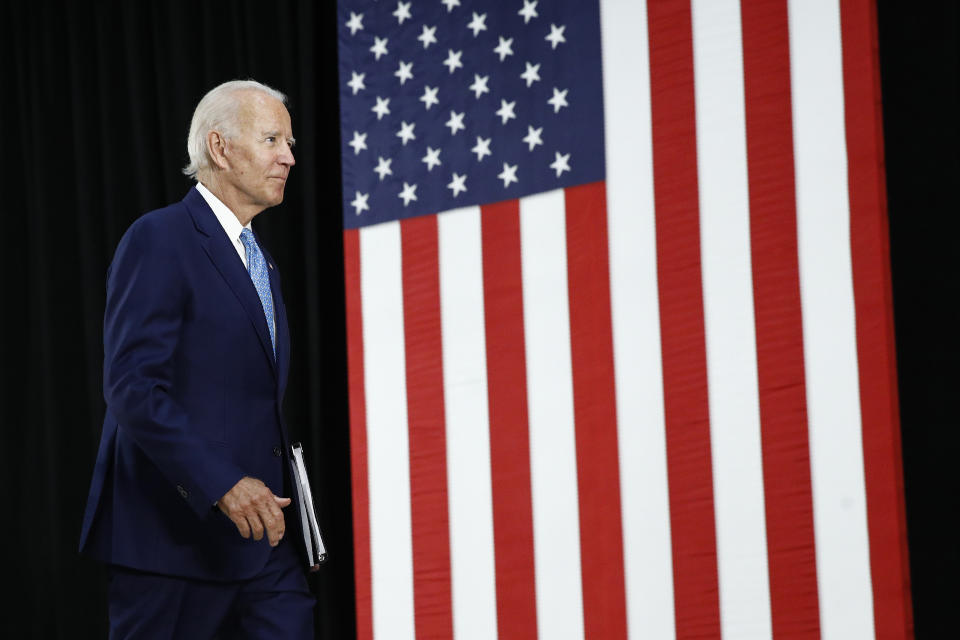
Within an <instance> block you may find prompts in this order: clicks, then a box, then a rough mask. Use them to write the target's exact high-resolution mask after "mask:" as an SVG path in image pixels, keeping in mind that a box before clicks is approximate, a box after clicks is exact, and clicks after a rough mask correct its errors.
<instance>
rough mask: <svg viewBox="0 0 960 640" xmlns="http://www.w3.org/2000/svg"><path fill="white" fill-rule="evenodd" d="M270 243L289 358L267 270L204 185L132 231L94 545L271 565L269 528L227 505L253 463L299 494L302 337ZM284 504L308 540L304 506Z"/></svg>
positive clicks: (136, 554) (108, 322)
mask: <svg viewBox="0 0 960 640" xmlns="http://www.w3.org/2000/svg"><path fill="white" fill-rule="evenodd" d="M258 242H259V239H258ZM261 249H262V250H263V254H264V257H265V259H266V260H267V263H268V266H269V268H268V271H269V273H270V286H271V289H272V292H273V302H274V309H275V313H276V340H277V347H276V359H274V355H273V349H272V347H271V343H270V333H269V329H268V328H267V322H266V318H265V317H264V312H263V307H262V306H261V303H260V299H259V297H258V296H257V291H256V289H255V287H254V286H253V282H252V281H251V280H250V276H249V275H248V273H247V271H246V269H245V268H244V266H243V262H242V261H241V259H240V256H239V255H238V254H237V251H236V249H234V247H233V245H232V244H231V242H230V240H229V239H228V238H227V235H226V234H225V233H224V231H223V227H222V226H221V225H220V223H219V221H218V220H217V219H216V216H214V214H213V211H212V210H211V209H210V207H209V206H208V205H207V203H206V201H205V200H204V199H203V196H201V195H200V193H199V192H198V191H197V190H196V189H191V190H190V191H189V193H188V194H187V196H186V197H185V198H184V199H183V200H182V201H181V202H178V203H176V204H173V205H170V206H168V207H166V208H163V209H159V210H156V211H152V212H150V213H148V214H146V215H144V216H143V217H141V218H139V219H138V220H137V221H136V222H134V223H133V224H132V225H131V226H130V228H129V229H128V230H127V232H126V234H124V236H123V238H122V239H121V240H120V243H119V245H118V246H117V250H116V253H115V255H114V258H113V262H112V264H111V265H110V269H109V272H108V276H107V302H106V311H105V314H104V328H103V333H104V372H103V385H104V397H105V399H106V402H107V411H106V416H105V418H104V423H103V434H102V436H101V440H100V449H99V453H98V455H97V463H96V467H95V470H94V474H93V480H92V482H91V486H90V495H89V498H88V502H87V508H86V513H85V514H84V519H83V527H82V531H81V536H80V549H81V551H83V552H85V553H88V554H90V555H92V556H94V557H96V558H99V559H100V560H102V561H104V562H107V563H111V564H117V565H122V566H126V567H131V568H134V569H140V570H144V571H151V572H157V573H164V574H170V575H178V576H184V577H193V578H200V579H207V580H234V579H244V578H249V577H252V576H253V575H256V573H257V572H258V571H259V570H260V569H261V568H263V566H264V565H265V563H266V561H267V557H268V555H269V552H270V546H269V545H268V543H267V540H266V537H264V539H263V540H261V541H259V542H256V541H253V539H252V538H251V539H244V538H242V537H241V536H240V534H239V533H238V531H237V529H236V527H235V526H234V524H233V523H232V522H231V521H230V520H229V519H228V518H227V517H226V516H225V515H224V514H222V513H221V512H220V510H219V509H217V508H216V507H215V506H214V503H215V502H216V501H217V500H219V499H220V498H221V497H223V495H224V494H225V493H227V491H229V490H230V488H231V487H233V485H234V484H236V483H237V481H238V480H240V478H242V477H243V476H252V477H255V478H259V479H260V480H262V481H263V482H264V483H265V484H266V485H267V486H268V487H269V488H270V489H271V491H273V493H274V494H276V495H278V496H284V495H285V494H284V492H283V489H284V481H283V480H284V477H286V474H287V473H289V471H288V461H287V452H288V451H289V447H288V442H287V435H286V428H285V425H284V423H283V418H282V416H281V404H282V400H283V393H284V388H285V386H286V381H287V370H288V363H289V356H290V338H289V333H288V329H287V316H286V311H285V309H284V305H283V297H282V296H281V293H280V275H279V270H278V269H277V265H276V263H275V262H274V261H273V259H272V258H271V257H270V254H269V253H267V251H266V249H264V248H263V245H262V244H261ZM278 453H279V454H280V455H279V456H278V455H277V454H278ZM293 497H294V499H295V496H293ZM284 516H285V518H286V520H287V524H286V529H287V535H293V536H294V539H299V538H300V536H299V535H296V534H297V533H298V532H299V530H300V523H299V517H298V514H297V513H296V511H295V509H293V508H287V509H284Z"/></svg>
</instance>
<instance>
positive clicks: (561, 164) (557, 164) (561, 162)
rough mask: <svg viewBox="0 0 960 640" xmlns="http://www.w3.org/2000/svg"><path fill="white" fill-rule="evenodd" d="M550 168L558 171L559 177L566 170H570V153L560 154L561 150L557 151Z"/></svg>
mask: <svg viewBox="0 0 960 640" xmlns="http://www.w3.org/2000/svg"><path fill="white" fill-rule="evenodd" d="M550 168H551V169H553V170H554V171H556V172H557V177H558V178H559V177H560V174H561V173H563V172H564V171H570V154H569V153H566V154H564V155H560V152H559V151H557V152H556V154H555V155H554V160H553V162H551V163H550Z"/></svg>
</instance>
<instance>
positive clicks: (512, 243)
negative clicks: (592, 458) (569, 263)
mask: <svg viewBox="0 0 960 640" xmlns="http://www.w3.org/2000/svg"><path fill="white" fill-rule="evenodd" d="M481 228H482V232H481V233H482V237H483V294H484V320H485V322H486V340H487V393H488V401H489V403H490V476H491V482H492V493H493V539H494V547H495V548H496V555H495V558H494V560H495V562H496V572H497V631H498V637H499V638H500V640H528V639H529V638H536V637H537V597H536V586H535V581H534V561H533V498H532V495H531V490H530V438H529V431H528V423H527V362H526V356H525V351H524V348H525V343H524V331H523V284H522V282H523V281H522V275H521V266H520V208H519V205H518V203H517V201H515V200H512V201H507V202H500V203H498V204H492V205H486V206H484V207H483V208H482V216H481Z"/></svg>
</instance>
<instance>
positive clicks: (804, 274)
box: [788, 0, 874, 640]
mask: <svg viewBox="0 0 960 640" xmlns="http://www.w3.org/2000/svg"><path fill="white" fill-rule="evenodd" d="M788 16H789V24H790V72H791V75H792V93H793V127H794V130H793V141H794V142H793V143H794V158H795V164H796V180H797V236H798V245H799V261H800V299H801V301H802V303H803V342H804V366H805V367H806V374H807V379H806V382H807V412H808V416H809V425H810V457H811V474H812V475H811V481H812V489H813V515H814V531H815V535H816V543H817V579H818V583H819V591H820V625H821V632H822V636H823V638H826V639H827V640H831V639H836V640H859V639H866V638H873V637H874V624H873V594H872V588H871V582H870V555H869V538H868V535H867V511H866V489H865V481H864V472H863V451H862V438H861V426H860V400H859V398H860V393H859V381H858V370H857V351H856V326H855V320H854V318H855V310H854V301H853V276H852V266H851V258H850V207H849V198H848V193H847V156H846V146H845V140H846V138H845V128H844V120H843V118H844V103H843V67H842V55H841V43H840V40H841V35H840V8H839V6H838V4H837V0H803V1H802V2H798V1H796V0H794V1H792V2H790V3H789V6H788Z"/></svg>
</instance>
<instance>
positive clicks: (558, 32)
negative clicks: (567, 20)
mask: <svg viewBox="0 0 960 640" xmlns="http://www.w3.org/2000/svg"><path fill="white" fill-rule="evenodd" d="M566 28H567V25H565V24H562V25H560V26H559V27H558V26H557V25H555V24H553V23H552V22H551V23H550V35H548V36H547V37H546V38H544V40H548V41H549V42H550V46H551V47H553V48H554V49H556V48H557V45H558V44H560V43H561V42H566V41H567V39H566V38H564V37H563V31H564V29H566Z"/></svg>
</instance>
